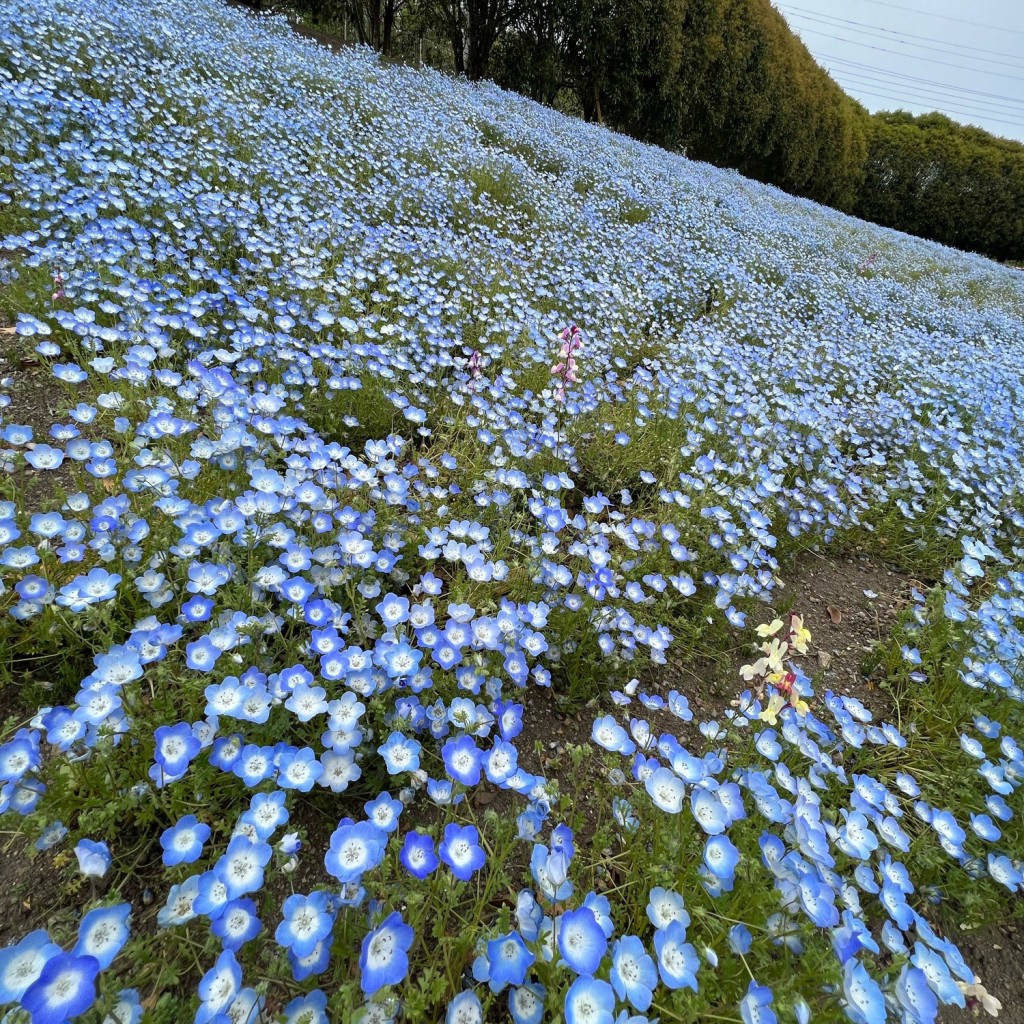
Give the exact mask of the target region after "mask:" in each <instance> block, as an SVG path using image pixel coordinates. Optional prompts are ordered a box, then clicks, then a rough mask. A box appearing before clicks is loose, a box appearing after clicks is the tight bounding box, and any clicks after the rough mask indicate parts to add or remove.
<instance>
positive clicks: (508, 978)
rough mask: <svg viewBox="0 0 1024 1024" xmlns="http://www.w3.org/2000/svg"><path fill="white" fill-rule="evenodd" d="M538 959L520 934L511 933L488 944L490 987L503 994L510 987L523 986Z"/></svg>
mask: <svg viewBox="0 0 1024 1024" xmlns="http://www.w3.org/2000/svg"><path fill="white" fill-rule="evenodd" d="M535 959H536V957H535V956H534V955H533V953H531V952H530V951H529V950H528V949H527V948H526V945H525V943H524V942H523V939H522V936H520V934H519V933H518V932H515V931H513V932H509V933H508V934H507V935H501V936H499V937H498V938H496V939H492V940H491V941H490V942H488V943H487V968H488V977H487V981H488V985H489V986H490V989H491V991H492V992H501V991H502V990H503V989H505V988H506V987H507V986H508V985H522V984H523V982H524V981H526V973H527V971H529V969H530V965H531V964H532V963H533V962H534V960H535Z"/></svg>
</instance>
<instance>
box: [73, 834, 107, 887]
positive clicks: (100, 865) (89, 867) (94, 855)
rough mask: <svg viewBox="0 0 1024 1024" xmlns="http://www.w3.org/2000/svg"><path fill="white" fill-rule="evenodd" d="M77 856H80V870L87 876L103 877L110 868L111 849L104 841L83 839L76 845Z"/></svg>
mask: <svg viewBox="0 0 1024 1024" xmlns="http://www.w3.org/2000/svg"><path fill="white" fill-rule="evenodd" d="M75 856H76V857H77V858H78V870H79V871H81V872H82V874H83V875H85V876H86V878H102V877H103V876H104V875H105V874H106V873H107V872H108V871H109V870H110V863H111V856H110V850H109V848H108V847H107V844H106V843H104V842H98V843H97V842H93V841H92V840H91V839H81V840H79V843H78V845H77V846H76V847H75Z"/></svg>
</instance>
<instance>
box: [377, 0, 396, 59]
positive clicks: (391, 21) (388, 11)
mask: <svg viewBox="0 0 1024 1024" xmlns="http://www.w3.org/2000/svg"><path fill="white" fill-rule="evenodd" d="M394 30H395V0H384V27H383V31H382V33H381V40H380V52H381V53H383V54H384V56H385V57H390V56H391V39H392V36H393V34H394Z"/></svg>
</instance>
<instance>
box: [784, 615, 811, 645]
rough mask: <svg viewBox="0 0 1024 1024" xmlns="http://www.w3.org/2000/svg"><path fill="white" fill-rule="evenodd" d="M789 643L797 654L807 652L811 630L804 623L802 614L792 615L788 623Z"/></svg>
mask: <svg viewBox="0 0 1024 1024" xmlns="http://www.w3.org/2000/svg"><path fill="white" fill-rule="evenodd" d="M789 631H790V637H789V640H790V643H792V645H793V647H794V648H795V649H796V651H797V653H799V654H806V653H807V645H808V644H809V643H810V642H811V631H810V630H809V629H808V628H807V627H806V626H805V625H804V617H803V616H802V615H794V616H793V618H792V621H791V622H790V625H789Z"/></svg>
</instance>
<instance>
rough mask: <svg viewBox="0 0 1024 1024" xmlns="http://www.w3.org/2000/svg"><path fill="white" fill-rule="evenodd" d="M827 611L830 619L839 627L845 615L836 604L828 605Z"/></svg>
mask: <svg viewBox="0 0 1024 1024" xmlns="http://www.w3.org/2000/svg"><path fill="white" fill-rule="evenodd" d="M825 611H827V612H828V617H829V618H830V619H831V620H832V622H833V623H834V624H835V625H837V626H838V625H839V623H840V622H842V621H843V613H842V612H841V611H840V610H839V609H838V608H837V607H836V606H835V605H834V604H830V605H826V606H825Z"/></svg>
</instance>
